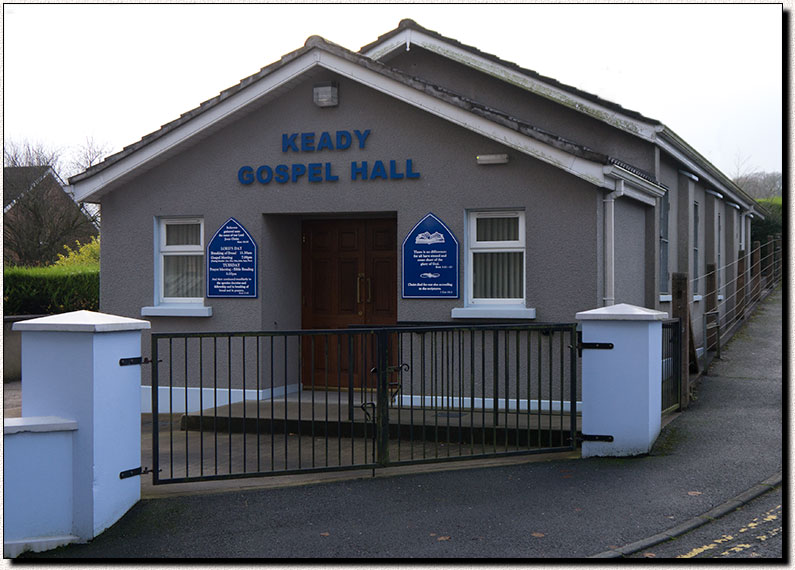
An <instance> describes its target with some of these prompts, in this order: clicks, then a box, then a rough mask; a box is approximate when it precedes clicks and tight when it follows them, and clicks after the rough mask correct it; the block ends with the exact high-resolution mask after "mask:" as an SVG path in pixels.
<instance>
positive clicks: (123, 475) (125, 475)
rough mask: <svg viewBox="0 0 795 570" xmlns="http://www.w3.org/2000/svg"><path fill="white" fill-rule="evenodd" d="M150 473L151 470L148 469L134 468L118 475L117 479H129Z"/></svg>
mask: <svg viewBox="0 0 795 570" xmlns="http://www.w3.org/2000/svg"><path fill="white" fill-rule="evenodd" d="M151 472H152V470H151V469H149V467H136V468H135V469H127V470H126V471H122V472H121V473H119V479H129V478H130V477H135V476H137V475H145V474H146V473H151Z"/></svg>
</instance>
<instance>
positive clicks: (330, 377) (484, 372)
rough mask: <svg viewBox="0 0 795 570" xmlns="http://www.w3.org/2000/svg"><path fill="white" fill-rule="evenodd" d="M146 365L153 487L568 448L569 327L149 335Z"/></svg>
mask: <svg viewBox="0 0 795 570" xmlns="http://www.w3.org/2000/svg"><path fill="white" fill-rule="evenodd" d="M152 360H153V368H152V410H153V412H154V411H157V412H158V413H153V414H152V418H153V425H152V428H153V456H154V457H153V463H154V464H153V476H154V483H155V484H163V483H178V482H187V481H199V480H211V479H228V478H239V477H261V476H267V475H285V474H293V473H304V472H317V471H334V470H344V469H375V468H378V467H385V466H392V465H404V464H410V463H423V462H437V461H451V460H462V459H469V458H472V459H474V458H483V457H493V456H500V455H515V454H531V453H542V452H552V451H563V450H571V449H574V448H575V445H576V438H575V436H576V433H577V430H578V418H579V414H578V409H577V408H578V402H577V393H578V381H577V377H578V374H577V366H578V364H579V363H578V359H577V333H576V325H575V324H560V325H557V324H555V325H542V324H534V325H522V326H514V325H496V326H494V325H493V326H406V327H390V328H360V329H345V330H311V331H310V330H302V331H289V332H282V331H279V332H251V333H243V332H240V333H181V334H180V333H155V334H152ZM310 378H311V381H310V380H309V379H310Z"/></svg>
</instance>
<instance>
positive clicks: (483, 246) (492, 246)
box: [465, 210, 527, 307]
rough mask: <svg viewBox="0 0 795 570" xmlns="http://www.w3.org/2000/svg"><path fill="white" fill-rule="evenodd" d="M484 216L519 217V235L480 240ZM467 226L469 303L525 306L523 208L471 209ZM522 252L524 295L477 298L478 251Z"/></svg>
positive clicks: (525, 265) (525, 253)
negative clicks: (476, 259) (480, 228)
mask: <svg viewBox="0 0 795 570" xmlns="http://www.w3.org/2000/svg"><path fill="white" fill-rule="evenodd" d="M483 218H518V219H519V224H518V225H519V236H518V239H516V240H506V241H488V242H479V241H478V239H477V235H478V234H477V223H478V220H479V219H483ZM468 224H469V225H468V228H467V236H468V237H467V246H468V247H467V274H466V288H465V289H466V291H467V304H468V305H470V306H480V305H517V306H522V307H524V306H525V300H526V298H527V251H526V247H525V235H526V232H525V213H524V211H523V210H500V211H471V212H469V220H468ZM517 252H521V254H522V269H523V270H524V276H523V278H522V297H521V298H505V299H483V298H476V297H475V296H474V294H475V282H474V271H473V269H474V263H475V254H476V253H517Z"/></svg>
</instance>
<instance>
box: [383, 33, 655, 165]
mask: <svg viewBox="0 0 795 570" xmlns="http://www.w3.org/2000/svg"><path fill="white" fill-rule="evenodd" d="M507 59H510V58H507ZM387 64H388V65H390V66H392V67H397V68H398V69H400V70H402V71H404V72H406V73H409V74H410V75H414V76H419V77H422V78H423V79H426V80H428V81H430V82H431V83H436V84H438V85H444V86H445V87H446V88H448V89H450V90H452V91H453V92H455V93H458V94H460V95H463V96H465V97H468V98H470V99H472V100H474V101H477V102H479V103H484V104H486V105H488V106H490V107H494V108H495V109H498V110H500V111H507V112H509V113H511V114H513V115H515V116H516V117H518V118H520V119H522V120H524V121H526V122H528V123H530V124H531V125H533V126H536V127H539V128H542V129H545V130H548V131H550V132H552V133H554V134H556V135H558V136H561V137H564V138H566V139H569V140H571V141H573V142H576V143H579V144H582V145H586V146H588V147H591V148H593V149H594V150H596V151H597V152H602V153H605V154H608V155H610V156H613V157H616V158H620V159H622V160H624V161H626V162H628V163H630V164H632V165H633V166H636V167H638V168H641V169H643V170H645V171H647V172H654V166H655V154H654V146H653V145H651V144H649V143H647V142H646V141H643V140H641V139H640V138H637V137H633V136H631V135H629V134H627V133H624V132H622V131H619V130H618V129H616V128H613V127H611V126H610V125H608V124H606V123H604V122H602V121H600V120H597V119H594V118H591V117H589V116H588V115H585V114H584V113H581V112H579V111H576V110H574V109H573V106H574V102H573V101H572V102H571V105H570V106H564V105H562V104H560V103H557V102H553V101H550V100H549V99H545V98H544V97H541V96H538V95H534V94H531V93H529V92H528V91H525V90H524V89H522V88H520V87H516V86H514V85H512V84H510V83H508V82H505V81H502V80H500V79H497V78H494V77H491V76H489V75H486V74H485V73H481V72H478V71H474V70H472V69H471V68H469V67H467V66H465V65H463V64H460V63H455V62H453V61H451V60H449V59H447V58H444V57H442V56H439V55H436V54H433V53H430V52H428V51H426V50H423V49H422V48H419V47H415V46H412V48H411V50H410V51H408V52H405V51H401V52H400V53H399V55H397V56H395V57H392V58H391V59H389V61H388V62H387Z"/></svg>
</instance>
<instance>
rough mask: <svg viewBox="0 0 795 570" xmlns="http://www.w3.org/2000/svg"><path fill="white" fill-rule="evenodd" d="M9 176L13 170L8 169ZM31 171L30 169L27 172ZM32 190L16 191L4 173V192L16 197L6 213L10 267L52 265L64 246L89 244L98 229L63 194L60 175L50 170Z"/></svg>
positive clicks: (6, 253)
mask: <svg viewBox="0 0 795 570" xmlns="http://www.w3.org/2000/svg"><path fill="white" fill-rule="evenodd" d="M8 170H9V173H10V171H11V170H16V169H10V168H9V169H8ZM23 170H25V171H29V170H30V169H29V168H25V169H23ZM41 170H43V171H44V170H46V173H45V174H44V175H43V176H41V175H39V176H41V178H38V179H37V180H35V181H34V182H33V184H32V186H31V187H28V183H25V184H24V185H23V186H21V187H17V188H13V185H12V184H9V183H10V182H11V178H10V177H9V178H8V180H6V172H4V173H3V174H4V176H3V178H4V188H3V192H4V193H6V192H8V193H9V196H10V195H11V193H13V195H14V196H15V199H14V200H13V202H10V203H9V205H8V206H7V207H6V208H5V211H4V213H3V261H4V262H5V263H6V264H9V265H27V266H38V265H48V264H50V263H52V262H53V261H55V260H56V259H57V258H58V254H59V253H63V247H64V245H67V244H68V245H70V246H74V244H75V242H76V241H80V242H82V243H86V242H87V241H88V240H89V239H90V238H91V236H94V235H97V228H96V226H95V224H94V223H92V220H91V219H90V218H89V217H87V216H86V215H85V213H84V212H83V210H82V209H81V208H80V207H79V206H78V205H77V204H76V203H75V202H74V201H73V200H72V199H71V198H70V197H69V196H68V195H67V194H66V192H64V191H63V189H62V187H61V183H60V181H59V180H58V177H57V174H55V173H54V171H52V172H51V171H50V170H47V169H41Z"/></svg>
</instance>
